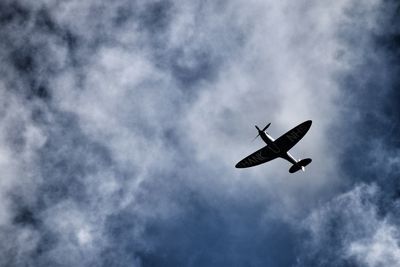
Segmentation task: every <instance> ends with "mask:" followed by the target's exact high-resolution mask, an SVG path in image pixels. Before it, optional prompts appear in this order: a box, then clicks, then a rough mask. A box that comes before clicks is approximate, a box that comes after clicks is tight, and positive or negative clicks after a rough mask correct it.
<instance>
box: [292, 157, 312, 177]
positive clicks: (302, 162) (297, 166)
mask: <svg viewBox="0 0 400 267" xmlns="http://www.w3.org/2000/svg"><path fill="white" fill-rule="evenodd" d="M311 161H312V159H310V158H307V159H302V160H300V161H299V162H297V163H296V164H293V166H292V167H290V169H289V172H290V173H294V172H297V171H298V170H300V169H301V170H302V171H305V168H304V167H305V166H307V165H308V164H310V163H311Z"/></svg>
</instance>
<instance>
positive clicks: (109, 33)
mask: <svg viewBox="0 0 400 267" xmlns="http://www.w3.org/2000/svg"><path fill="white" fill-rule="evenodd" d="M378 7H381V3H380V2H378V1H364V2H363V3H362V4H357V5H355V3H353V1H348V0H343V1H335V2H332V3H320V2H318V1H300V2H296V3H291V2H279V3H278V2H274V1H269V2H263V1H250V2H246V3H244V2H240V1H231V2H227V1H203V2H190V3H188V2H185V1H122V0H121V1H114V2H113V3H102V2H98V1H86V2H82V1H64V2H59V1H35V2H29V1H3V3H2V4H0V10H1V11H0V22H1V25H2V27H1V30H0V36H1V38H2V42H1V44H0V55H1V57H2V59H3V60H2V62H3V64H2V66H1V67H0V72H1V78H0V88H1V90H0V103H1V105H0V114H1V116H0V120H1V124H0V166H1V167H2V170H3V171H2V175H1V179H0V186H1V189H0V200H1V201H0V203H1V204H0V232H1V235H2V236H3V237H4V238H2V241H1V242H0V265H4V266H7V265H26V264H27V265H32V266H46V265H51V266H54V265H59V266H103V265H104V266H127V265H129V266H132V265H133V266H244V265H250V266H293V265H294V264H296V260H297V258H298V259H299V260H300V259H301V260H302V261H306V260H309V259H308V258H305V257H304V255H302V254H301V253H302V251H303V250H302V247H303V246H313V245H312V244H321V243H323V242H325V241H326V242H331V240H330V239H329V238H328V237H325V236H326V234H327V233H326V225H329V224H330V223H331V222H332V221H334V220H335V219H336V216H341V212H342V211H346V210H348V211H349V212H350V213H351V212H353V213H352V215H351V216H350V217H351V218H354V219H355V220H359V221H360V222H364V220H363V218H364V219H365V223H366V224H368V223H369V222H371V223H372V224H374V225H375V226H376V227H375V228H374V229H375V230H374V231H373V232H371V233H368V235H367V233H366V232H365V235H364V234H363V233H364V232H362V233H360V235H359V238H356V239H349V240H350V241H351V242H350V241H349V243H346V246H345V247H344V248H345V250H343V247H340V245H338V246H337V248H338V249H339V251H341V252H342V254H341V259H346V260H353V261H354V262H355V263H359V264H369V265H370V266H377V264H380V263H382V262H381V261H380V260H379V259H378V258H379V257H380V255H381V254H379V252H376V251H377V249H378V250H379V248H380V247H382V246H388V247H390V248H391V249H390V257H391V258H390V257H389V258H390V260H392V261H391V262H395V261H396V259H397V258H396V257H397V256H396V255H397V249H398V247H397V246H396V240H397V236H396V235H397V232H396V231H395V228H394V226H393V225H395V222H394V221H390V220H389V219H382V218H380V217H379V209H378V208H377V207H375V206H373V205H375V204H371V205H370V206H368V208H367V210H366V211H364V210H362V209H364V204H363V202H362V200H358V199H362V198H363V196H362V195H363V194H364V192H365V194H366V195H367V196H373V197H375V196H377V198H378V196H380V195H381V193H380V192H381V191H380V190H383V191H384V190H385V189H384V188H383V189H382V188H381V185H380V184H378V185H377V186H375V187H370V186H368V185H365V186H361V187H356V188H353V186H352V183H353V182H354V183H355V181H359V180H360V179H358V176H357V175H358V174H359V173H360V168H356V167H354V166H353V165H352V166H351V167H349V168H347V167H348V165H345V164H344V163H343V162H345V163H348V162H349V158H350V156H343V151H348V150H351V149H353V147H349V146H347V145H345V144H347V143H345V142H344V139H346V138H347V139H349V138H356V136H359V134H358V132H357V129H361V128H362V127H364V126H361V124H362V125H364V121H362V122H361V123H360V125H352V126H353V128H354V129H353V130H349V132H348V134H341V135H340V134H339V133H343V132H340V131H339V132H338V131H337V129H338V128H340V129H343V127H344V126H346V125H348V124H346V123H347V120H348V121H351V122H357V116H361V115H359V114H360V112H362V109H360V108H359V106H358V104H359V103H360V102H362V101H360V102H358V101H354V100H358V99H361V96H360V95H361V94H362V93H359V92H358V91H354V92H351V93H350V92H348V91H344V87H345V86H347V85H349V83H350V82H352V81H353V82H354V83H355V84H361V81H362V80H363V77H364V76H363V74H362V73H360V72H361V71H360V70H361V69H362V71H365V70H371V69H369V68H368V64H367V63H365V62H366V61H364V59H363V55H364V52H365V51H370V49H373V48H374V47H376V46H375V44H373V41H372V40H373V38H372V37H373V36H374V34H379V33H381V32H382V31H381V28H380V27H381V26H382V22H381V21H380V20H379V19H380V18H381V15H380V13H379V12H378V11H379V10H381V9H377V8H378ZM377 10H378V11H377ZM352 38H355V40H353V39H352ZM354 44H361V46H360V49H358V48H356V47H354ZM371 57H372V58H373V56H371ZM375 59H376V61H373V62H379V64H381V65H379V64H376V65H374V66H388V65H385V64H386V63H385V62H386V61H385V58H384V57H383V56H382V54H379V55H376V58H375ZM363 64H364V65H363ZM360 65H363V66H365V67H364V68H359V66H360ZM347 75H349V76H347ZM352 75H353V76H352ZM381 75H382V76H384V74H383V72H382V73H381ZM349 77H350V78H349ZM351 77H354V79H351ZM379 77H381V76H379ZM385 81H386V82H387V83H389V81H391V78H390V77H387V79H386V80H385ZM388 90H389V89H388ZM348 96H351V98H350V100H346V99H347V97H348ZM368 99H369V98H368ZM354 103H357V104H354ZM368 103H369V102H368ZM380 103H382V101H381V100H380ZM360 110H361V111H360ZM349 114H352V117H348V116H349ZM382 116H383V117H384V115H382ZM361 117H362V116H361ZM390 118H391V117H390ZM390 118H388V119H387V120H388V122H389V121H391V119H390ZM306 119H312V120H313V126H312V128H311V130H310V132H309V134H308V135H307V136H306V137H305V138H304V139H303V140H302V141H301V143H300V144H299V146H297V147H295V148H294V149H293V154H294V155H295V156H296V157H298V158H302V157H307V156H311V157H312V158H313V164H312V165H311V166H310V168H308V170H307V173H306V175H289V174H288V172H287V170H288V168H289V166H288V164H287V163H286V162H284V161H279V160H277V161H274V162H271V163H270V164H269V166H266V167H265V168H264V167H260V168H255V169H249V170H246V171H238V170H237V169H235V168H234V165H235V163H236V162H237V161H238V160H240V159H241V158H242V157H243V156H245V155H247V154H249V153H250V152H252V151H253V150H255V149H257V148H259V147H260V146H261V144H260V143H257V142H255V143H252V144H250V142H249V141H250V140H251V137H253V136H254V134H255V132H254V129H253V128H252V125H253V124H258V125H264V124H266V123H267V122H272V126H271V128H270V129H271V134H272V135H273V136H276V137H277V136H279V135H280V134H282V133H283V132H284V131H286V130H288V129H289V128H290V127H293V126H294V125H296V123H299V122H301V121H303V120H306ZM384 125H387V124H384ZM342 131H343V130H342ZM365 140H368V139H365ZM366 142H367V141H366ZM370 151H371V153H373V151H376V150H370ZM385 152H386V149H385V147H382V146H381V150H380V152H379V154H380V158H381V159H382V162H385V161H386V159H387V158H388V155H389V154H385ZM349 154H350V153H349ZM351 156H354V154H351ZM379 162H381V161H379ZM393 162H396V161H393ZM340 170H343V171H340ZM354 173H356V175H355V176H353V174H354ZM348 181H350V182H348ZM371 188H372V189H371ZM371 190H372V191H371ZM343 191H347V192H349V193H346V194H345V195H344V196H338V194H339V195H340V194H342V193H343ZM354 194H355V195H356V196H354V197H353V195H354ZM349 199H350V200H354V201H350V202H348V201H347V200H349ZM370 202H371V203H372V202H373V201H372V200H371V201H370ZM377 202H378V203H379V201H377ZM340 207H342V208H340ZM354 207H356V208H357V207H359V208H360V210H359V212H357V209H354ZM310 214H311V215H310ZM369 216H371V218H370V219H368V218H369ZM383 217H384V218H386V216H383ZM367 219H368V220H367ZM303 220H305V222H309V221H310V220H311V222H312V223H311V224H310V228H299V227H298V225H299V222H302V221H303ZM350 221H351V220H346V223H348V222H350ZM346 223H345V224H343V225H344V227H345V228H343V229H342V230H341V231H343V233H348V232H349V231H347V230H346V229H347V228H346V227H348V225H347V224H346ZM306 232H307V233H311V235H312V236H311V237H312V239H311V240H308V239H306V240H304V239H305V237H304V233H306ZM307 240H308V241H307ZM303 241H304V242H303ZM313 242H314V243H313ZM332 242H333V241H332ZM368 242H372V243H373V244H375V246H371V247H370V246H367V243H368ZM338 244H342V243H338ZM335 248H336V247H335ZM374 253H375V254H374ZM388 253H389V252H388ZM313 255H315V257H316V258H315V260H318V258H317V257H318V256H319V255H324V254H323V253H322V252H321V254H318V253H316V254H313ZM363 255H376V256H375V257H374V256H371V257H364V256H363Z"/></svg>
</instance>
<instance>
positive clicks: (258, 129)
mask: <svg viewBox="0 0 400 267" xmlns="http://www.w3.org/2000/svg"><path fill="white" fill-rule="evenodd" d="M270 125H271V123H268V124H267V125H266V126H265V127H264V129H262V130H260V128H258V126H257V125H256V129H257V131H258V134H257V136H256V137H254V139H253V140H251V142H254V140H256V139H257V137H259V136H260V132H264V131H265V130H267V128H268V127H269V126H270Z"/></svg>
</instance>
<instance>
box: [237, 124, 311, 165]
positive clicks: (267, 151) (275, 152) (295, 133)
mask: <svg viewBox="0 0 400 267" xmlns="http://www.w3.org/2000/svg"><path fill="white" fill-rule="evenodd" d="M311 124H312V121H311V120H308V121H305V122H303V123H301V124H299V125H297V126H296V127H294V128H293V129H291V130H290V131H288V132H287V133H285V134H283V135H282V136H281V137H279V138H278V139H276V140H275V139H274V138H272V137H271V136H270V135H269V134H268V133H267V132H266V130H267V128H268V127H269V126H270V125H271V123H268V124H267V126H265V127H264V129H262V130H260V128H258V126H257V125H256V129H257V131H258V135H257V136H256V137H255V138H254V139H253V141H254V140H255V139H257V137H259V136H260V137H261V139H262V140H263V141H264V142H265V143H266V144H267V145H266V146H264V147H263V148H261V149H259V150H257V151H256V152H254V153H253V154H251V155H249V156H247V157H245V158H244V159H242V160H241V161H239V162H238V163H237V164H236V166H235V167H236V168H249V167H253V166H257V165H260V164H262V163H265V162H268V161H270V160H273V159H276V158H283V159H286V160H287V161H289V162H290V163H292V164H293V165H292V166H291V167H290V169H289V172H290V173H295V172H297V171H298V170H300V169H301V170H302V171H303V172H304V171H305V167H306V166H307V165H308V164H310V163H311V161H312V160H311V159H310V158H306V159H302V160H296V159H295V158H294V157H293V156H292V155H291V154H290V153H289V150H290V149H291V148H292V147H293V146H294V145H295V144H297V142H299V141H300V139H302V138H303V137H304V135H305V134H306V133H307V132H308V130H309V129H310V127H311Z"/></svg>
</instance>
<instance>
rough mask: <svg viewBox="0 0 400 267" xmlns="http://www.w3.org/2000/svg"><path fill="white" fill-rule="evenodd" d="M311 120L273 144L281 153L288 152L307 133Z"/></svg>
mask: <svg viewBox="0 0 400 267" xmlns="http://www.w3.org/2000/svg"><path fill="white" fill-rule="evenodd" d="M311 123H312V121H311V120H308V121H305V122H303V123H301V124H299V125H297V126H296V127H294V128H293V129H291V130H290V131H288V132H287V133H285V134H284V135H282V136H281V137H279V138H278V139H276V140H275V141H274V144H276V146H277V147H278V148H279V149H280V150H281V151H283V152H287V151H289V150H290V149H291V148H292V147H293V146H294V145H295V144H297V142H299V141H300V139H301V138H303V136H304V135H305V134H306V133H307V132H308V129H310V127H311Z"/></svg>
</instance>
